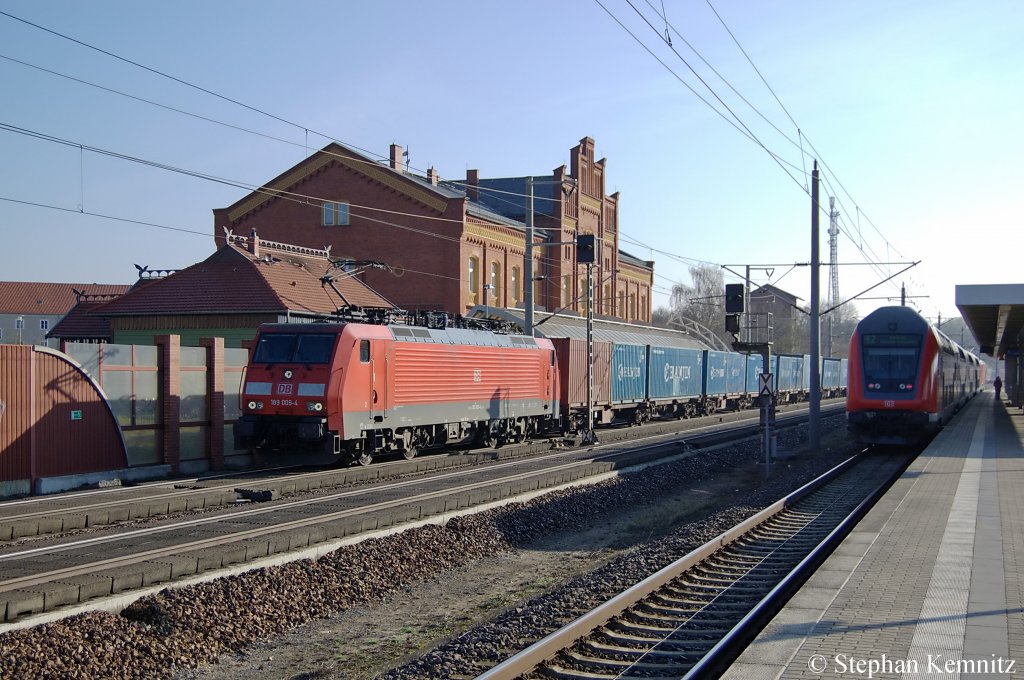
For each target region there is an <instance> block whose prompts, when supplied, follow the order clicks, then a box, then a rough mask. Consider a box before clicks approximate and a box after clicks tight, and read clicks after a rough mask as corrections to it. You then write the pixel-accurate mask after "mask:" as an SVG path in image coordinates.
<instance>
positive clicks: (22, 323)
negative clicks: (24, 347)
mask: <svg viewBox="0 0 1024 680" xmlns="http://www.w3.org/2000/svg"><path fill="white" fill-rule="evenodd" d="M15 325H16V326H17V327H18V344H19V345H20V344H21V331H22V329H24V328H25V317H23V316H19V317H18V320H17V323H16V324H15Z"/></svg>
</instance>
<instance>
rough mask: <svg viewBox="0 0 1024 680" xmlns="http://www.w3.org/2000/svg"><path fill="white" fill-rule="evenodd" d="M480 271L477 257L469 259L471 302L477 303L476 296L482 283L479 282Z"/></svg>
mask: <svg viewBox="0 0 1024 680" xmlns="http://www.w3.org/2000/svg"><path fill="white" fill-rule="evenodd" d="M479 269H480V264H479V260H477V259H476V258H475V257H471V258H469V295H470V302H472V303H474V304H475V303H476V294H477V292H478V291H479V286H480V282H479V281H477V276H478V271H479Z"/></svg>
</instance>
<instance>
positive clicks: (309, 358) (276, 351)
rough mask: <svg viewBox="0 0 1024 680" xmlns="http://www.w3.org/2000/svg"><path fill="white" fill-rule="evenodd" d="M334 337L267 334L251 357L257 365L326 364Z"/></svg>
mask: <svg viewBox="0 0 1024 680" xmlns="http://www.w3.org/2000/svg"><path fill="white" fill-rule="evenodd" d="M335 338H336V336H335V335H333V334H327V333H301V334H295V333H267V334H265V335H261V336H260V341H259V343H258V344H257V345H256V352H255V354H254V355H253V363H257V364H328V363H330V361H331V351H332V350H333V349H334V341H335Z"/></svg>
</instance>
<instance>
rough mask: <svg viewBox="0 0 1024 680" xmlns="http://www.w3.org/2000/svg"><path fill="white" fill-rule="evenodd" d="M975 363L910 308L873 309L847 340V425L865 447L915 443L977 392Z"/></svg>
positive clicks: (979, 366) (977, 363)
mask: <svg viewBox="0 0 1024 680" xmlns="http://www.w3.org/2000/svg"><path fill="white" fill-rule="evenodd" d="M982 366H983V364H982V363H981V361H980V360H979V359H978V358H977V357H976V356H974V355H973V354H971V353H970V352H967V351H966V350H964V349H963V348H962V347H960V346H959V345H957V344H956V343H955V342H953V341H952V340H950V339H949V338H948V337H947V336H946V335H945V334H944V333H942V332H941V331H940V330H938V329H937V328H935V327H934V326H932V325H931V324H929V323H928V321H926V320H925V319H924V317H922V316H921V315H920V314H918V313H917V312H915V311H914V310H912V309H910V308H908V307H882V308H880V309H877V310H875V311H874V312H872V313H870V314H868V315H867V316H866V317H864V318H863V319H862V320H861V321H860V323H858V324H857V328H856V330H855V331H854V333H853V337H852V338H851V340H850V359H849V378H848V380H849V385H848V388H847V389H848V393H847V398H846V413H847V422H848V426H849V429H850V431H852V432H853V433H854V434H855V435H856V436H857V438H858V440H860V441H861V442H864V443H868V444H897V445H901V444H907V445H909V444H914V443H917V442H920V441H922V440H923V439H924V438H926V437H927V436H929V435H931V434H932V433H934V432H935V431H936V430H938V429H939V428H940V427H941V426H942V424H943V423H945V422H946V421H948V420H949V419H950V418H951V417H952V416H953V414H954V413H955V412H956V411H957V410H958V409H960V407H962V406H963V405H964V404H965V403H966V402H967V400H968V399H970V398H971V397H972V396H973V395H974V394H975V393H976V392H977V391H978V389H979V388H980V386H981V377H982V375H983V373H982Z"/></svg>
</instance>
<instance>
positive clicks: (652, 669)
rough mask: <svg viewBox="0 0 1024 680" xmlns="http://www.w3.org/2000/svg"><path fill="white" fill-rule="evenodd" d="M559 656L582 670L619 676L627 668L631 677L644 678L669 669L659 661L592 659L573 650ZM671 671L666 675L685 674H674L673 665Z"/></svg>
mask: <svg viewBox="0 0 1024 680" xmlns="http://www.w3.org/2000/svg"><path fill="white" fill-rule="evenodd" d="M560 657H564V659H565V660H567V661H569V662H570V663H571V664H572V665H573V666H576V667H579V668H581V669H583V670H590V671H599V672H600V671H611V672H614V673H616V674H617V675H619V677H621V675H620V674H621V673H622V671H627V670H628V671H632V673H631V675H632V676H633V677H644V678H647V677H650V676H649V675H648V673H658V674H663V673H666V671H668V670H669V669H668V668H666V666H665V664H660V663H649V662H644V661H636V662H634V661H633V660H625V659H623V660H619V659H593V658H590V657H587V656H584V655H582V654H579V653H577V652H573V651H570V652H564V653H563V654H561V655H560ZM685 665H686V664H681V666H685ZM689 665H691V666H692V665H693V664H689ZM673 666H675V664H673ZM671 672H672V675H669V676H667V677H673V676H674V677H676V678H679V677H680V676H681V675H684V674H685V671H684V673H679V674H676V673H675V667H673V668H672V670H671ZM639 673H643V675H637V674H639Z"/></svg>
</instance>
